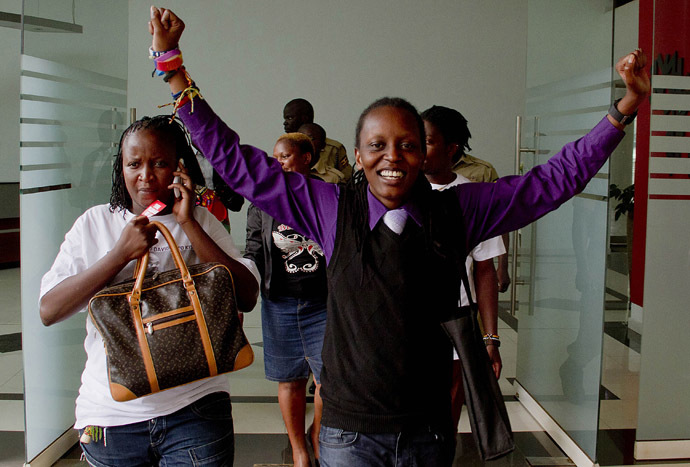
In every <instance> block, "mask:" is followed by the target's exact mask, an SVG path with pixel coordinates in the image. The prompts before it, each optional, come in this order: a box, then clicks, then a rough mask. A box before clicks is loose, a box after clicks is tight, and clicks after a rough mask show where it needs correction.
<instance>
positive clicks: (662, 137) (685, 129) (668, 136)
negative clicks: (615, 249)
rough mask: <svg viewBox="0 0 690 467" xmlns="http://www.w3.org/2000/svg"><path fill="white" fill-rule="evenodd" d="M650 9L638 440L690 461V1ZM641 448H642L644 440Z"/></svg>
mask: <svg viewBox="0 0 690 467" xmlns="http://www.w3.org/2000/svg"><path fill="white" fill-rule="evenodd" d="M645 8H647V10H645V11H647V12H648V13H649V14H652V15H653V16H652V18H653V21H654V22H653V52H652V53H651V54H648V56H649V55H651V56H653V57H655V59H656V60H655V64H654V67H653V74H652V89H653V94H652V99H651V120H650V122H649V123H650V127H651V132H650V133H649V136H650V138H649V178H648V183H649V185H648V195H649V196H648V201H647V224H646V225H647V238H646V253H645V257H646V260H645V263H644V266H645V274H644V323H643V338H642V349H643V350H644V351H643V352H642V355H641V362H640V388H639V389H640V392H639V412H638V419H637V422H638V424H637V432H636V439H637V441H638V442H641V441H642V442H644V441H651V442H653V441H666V440H677V441H676V443H677V444H678V445H680V446H683V445H685V446H686V447H685V448H682V447H680V448H678V449H677V450H674V451H672V452H673V454H674V457H678V458H687V457H688V448H687V446H688V444H687V443H688V441H687V440H689V439H690V423H688V420H690V394H689V393H688V391H686V390H684V388H685V387H687V384H686V383H687V381H688V354H689V353H690V341H689V340H688V339H687V338H685V336H684V335H683V333H682V332H681V333H677V332H674V330H676V329H681V330H685V329H687V323H688V303H689V302H690V288H689V287H688V277H690V254H688V253H689V251H690V241H689V240H688V234H687V233H688V219H689V218H690V179H689V178H690V76H688V70H689V68H688V64H689V63H690V16H689V15H688V12H689V11H690V0H671V1H669V0H655V1H653V2H646V5H645ZM652 9H653V11H652ZM645 19H647V20H649V18H645ZM650 27H651V25H650ZM640 127H642V123H640ZM645 136H647V135H645ZM640 139H641V140H642V135H641V137H640ZM640 146H641V147H642V144H640ZM640 157H647V154H640ZM641 172H642V170H641ZM638 180H639V178H638ZM636 196H637V192H636ZM636 216H637V214H636ZM635 220H636V221H637V219H635ZM635 234H636V235H637V230H636V231H635ZM677 335H679V336H680V339H676V336H677ZM679 388H681V389H679ZM645 444H647V443H644V444H643V445H642V446H644V445H645ZM664 444H665V443H663V444H661V445H660V446H659V445H658V444H655V443H649V445H648V446H650V448H651V447H653V446H656V449H654V450H653V451H654V454H657V453H659V454H661V456H664V455H667V453H668V451H669V449H668V447H667V446H665V445H664ZM636 447H637V448H638V450H641V449H639V448H640V444H639V443H638V445H637V446H636ZM645 457H646V456H645ZM651 457H655V458H660V456H655V455H653V456H651Z"/></svg>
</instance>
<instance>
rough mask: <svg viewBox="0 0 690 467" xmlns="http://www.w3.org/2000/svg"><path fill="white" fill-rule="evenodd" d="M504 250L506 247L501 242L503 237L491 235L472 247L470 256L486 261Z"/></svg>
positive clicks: (499, 254)
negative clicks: (491, 236)
mask: <svg viewBox="0 0 690 467" xmlns="http://www.w3.org/2000/svg"><path fill="white" fill-rule="evenodd" d="M505 252H506V247H505V245H504V244H503V238H501V237H493V238H490V239H488V240H484V241H483V242H481V243H480V244H479V245H477V246H476V247H474V249H473V250H472V251H471V252H470V256H471V257H472V259H474V260H475V261H486V260H487V259H491V258H495V257H496V256H501V255H502V254H503V253H505Z"/></svg>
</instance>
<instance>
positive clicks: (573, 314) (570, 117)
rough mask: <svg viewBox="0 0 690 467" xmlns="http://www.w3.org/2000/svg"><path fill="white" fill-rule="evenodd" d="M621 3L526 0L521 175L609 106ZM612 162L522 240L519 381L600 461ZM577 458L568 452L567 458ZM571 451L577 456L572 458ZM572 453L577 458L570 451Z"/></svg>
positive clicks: (581, 131) (524, 232)
mask: <svg viewBox="0 0 690 467" xmlns="http://www.w3.org/2000/svg"><path fill="white" fill-rule="evenodd" d="M612 28H613V2H612V1H611V0H598V1H595V0H590V1H585V2H583V1H568V2H553V1H549V0H529V1H528V48H527V73H526V83H527V92H526V110H525V117H524V119H523V125H522V137H521V139H522V144H521V146H522V147H523V148H528V149H530V150H532V151H524V150H523V151H522V170H523V171H527V170H529V168H530V167H531V166H532V165H534V164H541V163H544V162H546V161H547V160H548V159H549V158H550V157H551V156H553V155H554V154H555V153H556V152H557V151H558V150H559V149H560V148H561V147H562V146H563V145H564V144H565V143H567V142H569V141H573V140H575V139H577V138H579V137H581V136H583V135H584V134H585V133H587V131H588V130H589V129H591V128H592V127H594V126H595V125H596V124H597V123H598V122H599V121H600V120H601V118H602V117H603V116H604V115H605V113H606V110H607V109H608V106H609V105H610V103H611V89H612V86H611V77H612V66H611V65H612ZM607 195H608V164H607V165H606V166H605V167H604V168H603V169H602V170H601V172H600V173H599V174H597V176H596V177H595V178H594V179H593V180H592V181H591V182H590V184H589V185H588V186H587V188H586V189H585V190H584V192H583V193H581V194H580V195H578V196H577V197H575V198H574V199H572V200H571V201H569V202H568V203H566V204H564V205H563V206H562V207H561V208H560V209H558V210H557V211H555V212H553V213H551V214H549V215H547V216H545V217H544V218H542V219H540V220H539V221H538V222H536V223H534V224H533V225H531V226H530V227H528V228H526V229H522V231H521V232H520V235H519V239H518V248H519V250H518V252H519V255H518V267H519V270H518V274H517V278H518V279H519V280H522V281H524V282H525V283H526V284H525V285H522V286H520V287H519V292H518V293H517V297H518V300H519V306H518V312H517V316H518V332H519V339H518V354H517V362H518V364H517V383H518V384H519V386H520V387H521V388H522V389H521V390H522V391H525V392H526V393H527V394H528V395H529V396H530V397H531V398H532V399H533V400H534V401H535V402H536V405H537V406H540V408H541V409H543V410H544V411H545V412H546V413H548V415H549V416H550V417H551V419H553V420H554V421H555V422H556V425H558V426H559V427H560V429H562V431H564V432H565V433H566V434H567V436H568V437H569V438H570V440H572V441H573V442H574V443H575V444H576V445H577V446H579V448H580V450H581V451H582V452H584V453H585V454H586V456H587V457H588V458H589V459H590V460H592V462H595V461H596V443H597V430H598V419H599V388H600V385H601V362H602V340H603V312H604V294H605V271H606V251H607V216H608V211H607V199H608V198H607ZM568 454H569V453H568ZM569 455H570V454H569ZM571 457H573V456H572V455H571Z"/></svg>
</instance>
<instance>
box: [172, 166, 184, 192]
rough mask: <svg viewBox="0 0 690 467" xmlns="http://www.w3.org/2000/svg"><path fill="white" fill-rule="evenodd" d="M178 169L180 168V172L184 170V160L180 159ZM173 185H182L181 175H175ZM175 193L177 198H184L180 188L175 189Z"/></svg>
mask: <svg viewBox="0 0 690 467" xmlns="http://www.w3.org/2000/svg"><path fill="white" fill-rule="evenodd" d="M177 167H178V170H182V168H183V167H184V160H182V159H178V160H177ZM173 183H180V176H179V175H175V178H173ZM173 192H174V193H175V198H177V199H180V198H181V197H182V193H180V189H179V188H177V187H174V188H173Z"/></svg>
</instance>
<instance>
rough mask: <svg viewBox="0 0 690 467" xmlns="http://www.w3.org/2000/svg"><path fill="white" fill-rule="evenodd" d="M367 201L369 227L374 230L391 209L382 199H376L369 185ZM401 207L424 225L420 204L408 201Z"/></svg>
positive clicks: (419, 223) (418, 223)
mask: <svg viewBox="0 0 690 467" xmlns="http://www.w3.org/2000/svg"><path fill="white" fill-rule="evenodd" d="M367 202H368V204H369V229H370V230H374V227H376V224H377V223H378V222H379V220H381V218H382V217H383V215H384V214H385V213H386V212H388V211H389V209H388V208H386V206H384V205H383V203H382V202H381V201H379V200H378V199H376V196H374V195H373V194H372V193H371V190H370V189H369V187H367ZM400 208H401V209H403V210H404V211H405V212H407V214H408V215H409V216H410V217H411V218H412V219H413V220H414V221H415V223H416V224H417V225H419V226H421V225H422V213H421V211H420V209H419V206H417V205H416V204H415V203H414V202H411V201H408V202H407V203H405V204H403V205H402V206H401V207H400Z"/></svg>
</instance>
